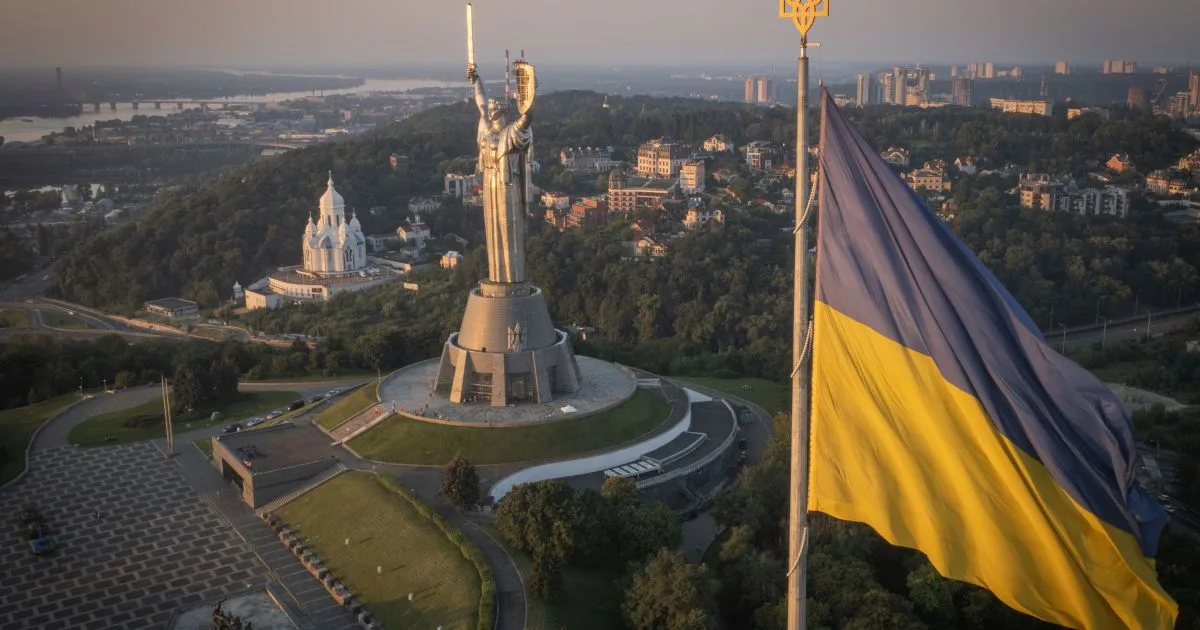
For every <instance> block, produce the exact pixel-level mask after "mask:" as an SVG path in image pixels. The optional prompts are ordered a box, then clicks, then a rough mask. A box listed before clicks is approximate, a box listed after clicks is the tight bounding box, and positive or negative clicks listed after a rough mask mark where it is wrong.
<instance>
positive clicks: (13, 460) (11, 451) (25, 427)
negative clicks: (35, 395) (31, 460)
mask: <svg viewBox="0 0 1200 630" xmlns="http://www.w3.org/2000/svg"><path fill="white" fill-rule="evenodd" d="M77 400H79V394H75V393H71V394H64V395H62V396H59V397H57V398H51V399H50V400H45V401H42V402H40V403H38V404H36V405H26V406H24V407H14V408H12V409H5V410H4V411H0V445H3V447H4V452H3V455H0V484H2V483H5V482H7V481H9V480H11V479H12V478H14V477H16V476H17V475H18V474H20V472H21V471H22V470H25V448H26V447H27V446H28V445H29V440H30V439H32V438H33V432H34V431H36V430H37V428H38V427H40V426H41V425H42V423H43V422H45V421H46V420H48V419H50V417H51V416H53V415H54V414H56V413H58V412H59V411H60V410H62V409H63V408H64V407H66V406H67V405H70V404H71V403H73V402H75V401H77Z"/></svg>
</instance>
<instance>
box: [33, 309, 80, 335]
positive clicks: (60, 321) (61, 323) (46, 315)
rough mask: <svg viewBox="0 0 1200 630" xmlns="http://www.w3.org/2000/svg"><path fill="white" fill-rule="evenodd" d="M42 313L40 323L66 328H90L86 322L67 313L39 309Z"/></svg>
mask: <svg viewBox="0 0 1200 630" xmlns="http://www.w3.org/2000/svg"><path fill="white" fill-rule="evenodd" d="M39 312H40V313H41V314H42V323H43V324H45V325H47V326H49V327H51V328H65V329H67V330H84V329H86V328H90V326H88V325H87V322H85V321H83V320H82V319H79V318H78V317H75V316H74V315H67V314H66V313H61V312H59V311H50V310H45V311H39Z"/></svg>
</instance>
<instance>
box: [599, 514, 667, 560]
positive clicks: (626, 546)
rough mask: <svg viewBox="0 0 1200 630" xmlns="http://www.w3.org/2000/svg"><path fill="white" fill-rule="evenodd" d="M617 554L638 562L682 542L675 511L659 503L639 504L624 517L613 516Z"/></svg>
mask: <svg viewBox="0 0 1200 630" xmlns="http://www.w3.org/2000/svg"><path fill="white" fill-rule="evenodd" d="M615 523H616V527H617V535H616V536H614V539H615V540H617V541H618V542H619V543H620V545H621V556H622V557H623V558H624V559H625V560H626V561H628V562H640V561H641V560H642V559H644V558H645V557H646V556H649V555H651V554H653V553H654V552H656V551H658V550H659V549H663V548H666V549H674V548H676V547H678V546H679V544H680V543H682V542H683V526H682V525H681V524H680V522H679V517H678V516H676V515H675V511H674V510H672V509H671V508H669V507H667V506H666V505H665V504H663V503H658V502H654V503H651V504H649V505H642V506H639V507H638V508H637V509H635V510H633V511H632V513H629V514H628V515H627V517H626V518H621V519H615Z"/></svg>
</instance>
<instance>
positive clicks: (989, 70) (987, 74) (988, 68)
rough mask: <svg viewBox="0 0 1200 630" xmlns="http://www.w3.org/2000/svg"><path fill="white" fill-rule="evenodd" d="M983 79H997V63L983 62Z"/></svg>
mask: <svg viewBox="0 0 1200 630" xmlns="http://www.w3.org/2000/svg"><path fill="white" fill-rule="evenodd" d="M983 78H985V79H994V78H996V64H995V63H993V62H991V61H985V62H983Z"/></svg>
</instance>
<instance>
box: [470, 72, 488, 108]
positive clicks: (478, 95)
mask: <svg viewBox="0 0 1200 630" xmlns="http://www.w3.org/2000/svg"><path fill="white" fill-rule="evenodd" d="M467 80H468V81H470V82H471V87H473V88H475V107H478V108H479V115H480V116H483V115H484V114H486V113H487V95H486V94H484V93H483V80H482V79H480V78H479V71H478V70H477V69H476V68H475V64H473V63H471V64H467Z"/></svg>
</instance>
